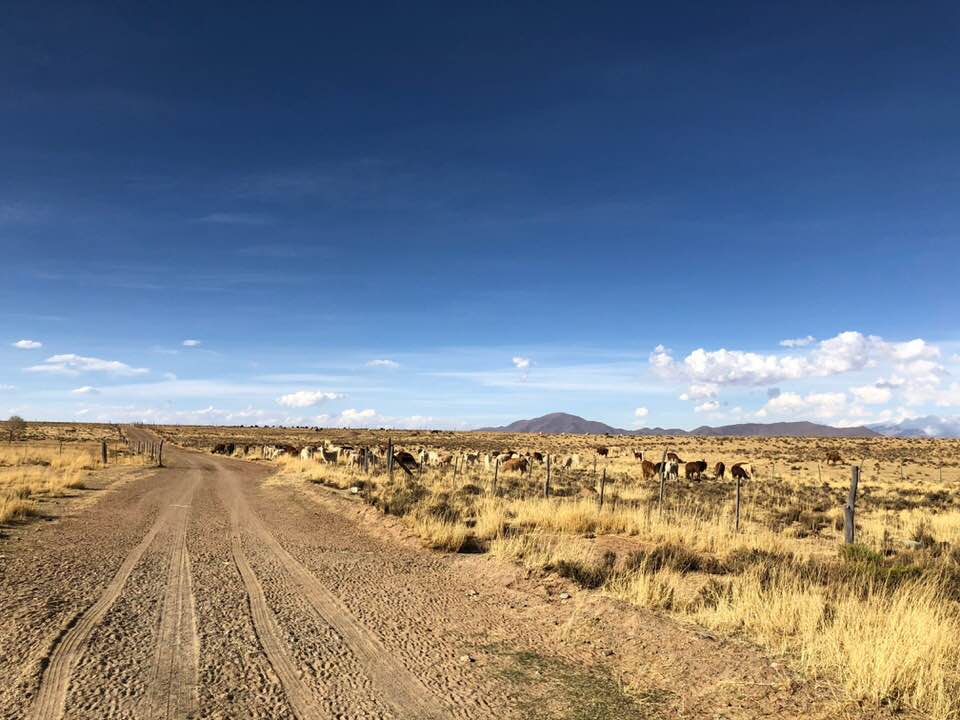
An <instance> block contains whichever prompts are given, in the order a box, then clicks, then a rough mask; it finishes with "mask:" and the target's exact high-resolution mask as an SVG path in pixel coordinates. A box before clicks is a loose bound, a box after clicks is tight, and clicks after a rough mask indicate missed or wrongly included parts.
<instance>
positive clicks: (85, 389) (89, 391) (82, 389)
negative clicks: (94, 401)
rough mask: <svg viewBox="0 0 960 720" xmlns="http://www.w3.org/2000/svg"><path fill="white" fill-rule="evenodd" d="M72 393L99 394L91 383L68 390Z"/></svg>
mask: <svg viewBox="0 0 960 720" xmlns="http://www.w3.org/2000/svg"><path fill="white" fill-rule="evenodd" d="M70 392H71V393H73V394H74V395H99V394H100V391H99V390H97V389H96V388H95V387H92V386H91V385H84V386H83V387H78V388H75V389H73V390H71V391H70Z"/></svg>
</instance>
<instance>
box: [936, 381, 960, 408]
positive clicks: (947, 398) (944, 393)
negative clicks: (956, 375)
mask: <svg viewBox="0 0 960 720" xmlns="http://www.w3.org/2000/svg"><path fill="white" fill-rule="evenodd" d="M936 403H937V405H939V406H940V407H955V406H957V405H960V383H955V382H954V383H950V386H949V387H946V388H943V389H942V390H941V391H940V392H939V393H937V399H936Z"/></svg>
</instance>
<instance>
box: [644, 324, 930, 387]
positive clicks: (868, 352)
mask: <svg viewBox="0 0 960 720" xmlns="http://www.w3.org/2000/svg"><path fill="white" fill-rule="evenodd" d="M939 356H940V349H939V348H938V347H936V346H934V345H930V344H929V343H927V342H926V341H924V340H922V339H920V338H917V339H914V340H909V341H907V342H899V343H897V342H887V341H885V340H884V339H883V338H880V337H877V336H875V335H864V334H862V333H859V332H853V331H847V332H842V333H840V334H839V335H837V336H836V337H832V338H828V339H827V340H822V341H821V342H819V343H817V345H816V346H815V347H813V348H812V349H811V350H810V351H809V352H807V353H806V354H803V355H779V354H766V355H765V354H761V353H755V352H746V351H743V350H727V349H725V348H721V349H720V350H710V351H708V350H705V349H703V348H697V349H696V350H694V351H693V352H691V353H690V354H689V355H687V356H686V357H685V358H683V360H682V361H679V362H678V361H677V360H675V359H674V358H673V356H672V355H671V353H670V351H669V350H667V349H666V348H664V347H663V346H662V345H658V346H657V347H656V348H655V349H654V351H653V352H652V353H651V354H650V365H651V367H652V369H653V371H654V373H655V374H657V375H659V376H661V377H663V378H668V379H671V378H672V379H676V380H688V381H692V382H696V383H713V384H716V385H769V384H773V383H777V382H782V381H787V380H802V379H807V378H815V377H829V376H831V375H839V374H842V373H848V372H854V371H858V370H863V369H865V368H868V367H874V366H876V365H877V364H878V363H879V362H881V361H882V362H887V363H893V364H894V365H895V367H896V368H897V369H898V371H899V372H901V373H903V374H907V375H910V376H913V377H918V378H919V377H923V378H926V379H927V380H928V381H929V379H930V378H932V377H934V376H935V375H937V374H942V370H943V368H942V366H941V365H940V364H939V363H938V362H936V359H937V358H938V357H939ZM936 381H939V379H937V380H936ZM688 397H690V396H689V394H688Z"/></svg>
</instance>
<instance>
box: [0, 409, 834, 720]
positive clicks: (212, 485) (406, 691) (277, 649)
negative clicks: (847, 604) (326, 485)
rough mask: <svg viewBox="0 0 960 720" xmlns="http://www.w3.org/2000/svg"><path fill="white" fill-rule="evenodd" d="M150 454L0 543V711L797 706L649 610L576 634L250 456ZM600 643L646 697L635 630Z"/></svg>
mask: <svg viewBox="0 0 960 720" xmlns="http://www.w3.org/2000/svg"><path fill="white" fill-rule="evenodd" d="M143 432H144V431H142V430H137V429H133V428H131V429H130V430H129V433H130V434H131V435H132V436H134V437H137V436H138V434H140V433H143ZM165 464H166V465H167V467H166V468H165V469H160V470H156V471H149V472H146V473H144V475H143V476H142V477H141V478H139V479H136V480H133V481H131V482H128V483H126V484H123V485H122V486H120V487H117V488H115V489H113V490H110V491H107V492H105V493H104V494H103V496H102V497H101V498H100V499H99V501H98V502H96V503H95V504H93V505H91V506H89V507H86V508H84V509H83V510H82V511H80V512H77V513H76V514H74V515H72V516H71V515H68V516H66V517H64V518H62V519H60V520H58V521H57V522H51V523H46V524H38V525H35V526H32V527H29V528H24V529H22V530H21V531H18V534H17V536H16V537H13V538H8V539H7V540H5V541H3V542H2V543H0V718H24V717H26V718H31V719H33V720H55V719H57V718H150V719H153V718H194V717H198V718H199V717H203V718H300V719H301V720H314V719H318V720H319V719H323V718H411V719H414V718H415V719H420V718H510V717H516V718H527V717H539V718H566V717H573V718H598V719H602V718H611V719H612V718H653V717H674V716H676V712H675V710H676V708H678V707H683V709H684V710H683V716H684V717H716V716H717V715H716V712H717V709H718V707H722V708H723V710H724V712H725V715H724V717H729V718H735V717H761V716H765V715H766V714H767V712H768V711H769V710H771V709H772V708H776V710H777V714H778V716H781V717H790V716H796V717H800V716H804V715H809V714H810V711H811V709H812V708H813V707H815V706H816V704H817V703H816V701H815V699H814V698H813V696H812V695H810V694H809V693H805V692H799V693H798V691H797V688H796V687H795V686H791V685H790V683H791V682H793V681H788V682H786V683H781V682H780V680H782V679H783V678H782V676H781V675H780V674H779V673H777V672H774V671H771V670H769V668H768V667H767V665H766V661H765V660H764V659H763V658H762V657H759V656H756V654H755V653H754V655H752V656H750V657H748V658H747V659H746V660H744V657H743V650H742V648H729V647H726V646H722V645H719V644H717V643H716V642H714V641H712V640H709V639H708V640H705V639H703V638H700V637H698V636H697V634H696V633H695V632H693V631H686V630H677V629H674V630H672V631H670V633H669V634H665V631H664V629H663V628H664V626H663V624H662V623H659V622H657V621H656V620H655V619H654V620H652V621H649V622H650V623H651V624H650V626H649V627H648V628H643V627H638V626H637V624H636V621H635V620H632V621H631V623H633V624H631V625H629V626H628V625H620V622H621V621H620V620H617V619H614V620H613V622H612V625H613V626H612V627H609V626H608V627H605V628H604V629H603V630H602V631H597V630H591V631H590V632H589V635H588V637H587V638H586V639H584V638H581V637H580V636H579V634H578V633H580V629H578V628H582V626H583V625H584V623H587V624H589V622H594V623H596V625H595V626H594V627H599V626H600V625H599V623H600V619H599V618H600V615H599V611H598V614H597V616H596V619H593V618H591V617H588V616H589V615H590V613H591V612H593V611H592V610H591V609H590V608H589V607H588V608H586V609H585V608H584V607H581V606H575V607H574V606H568V605H565V604H561V602H560V601H559V600H558V599H557V597H558V594H554V595H551V594H550V593H549V592H548V591H547V590H545V589H544V588H543V587H542V586H541V585H538V586H537V587H538V589H539V590H542V591H543V592H542V593H541V594H539V595H537V594H535V592H536V591H534V592H533V593H532V592H531V590H530V589H529V588H518V587H513V586H512V583H511V582H510V578H507V580H506V581H503V579H502V578H491V577H489V576H488V575H489V572H488V569H487V568H488V566H490V567H492V565H491V563H487V564H486V565H483V564H482V563H483V562H484V561H483V560H481V559H478V558H456V557H449V556H446V557H445V556H441V555H437V554H435V553H430V552H428V551H425V550H422V549H420V548H418V547H416V545H415V544H413V543H410V542H403V541H401V540H398V538H397V537H396V535H395V534H394V535H391V534H390V533H388V532H387V533H385V532H378V531H376V529H375V528H372V527H371V526H370V523H368V522H361V521H359V520H358V517H359V515H358V513H359V512H360V511H359V510H358V509H356V508H348V509H346V510H344V508H342V507H333V506H330V505H329V503H327V502H326V501H317V502H314V501H312V500H311V499H310V498H309V497H307V496H306V495H305V494H304V493H303V492H301V491H298V490H295V489H293V488H291V487H285V486H282V485H274V484H272V483H271V482H265V480H267V479H268V477H269V469H268V468H265V467H263V466H260V465H257V464H253V463H245V462H240V461H235V460H231V459H227V458H221V457H214V456H209V455H203V454H199V453H193V452H188V451H184V450H179V449H176V448H168V449H167V452H166V453H165ZM336 502H340V503H343V504H344V505H345V506H346V505H352V504H351V503H348V502H347V501H345V500H339V499H338V500H336ZM360 514H362V513H360ZM564 602H565V601H564ZM577 613H580V615H582V617H579V620H578V616H577ZM632 616H636V614H635V613H633V614H632ZM608 619H609V617H608ZM588 621H589V622H588ZM653 632H657V633H659V636H654V635H652V634H651V633H653ZM617 636H623V637H629V638H633V637H638V636H643V637H644V638H646V641H647V642H651V641H652V644H651V646H647V645H645V644H642V645H641V647H643V648H645V649H644V652H645V656H644V658H643V662H644V663H645V664H646V668H647V669H646V671H645V674H644V678H645V679H644V682H645V683H647V684H650V682H651V677H652V676H654V675H656V674H657V672H659V671H660V670H661V669H662V670H663V672H665V673H666V672H669V673H671V675H670V678H669V680H665V681H663V682H658V684H657V685H656V686H654V685H652V684H651V685H650V691H649V693H648V694H647V696H646V697H645V700H644V702H637V701H636V700H634V699H631V698H630V697H628V696H627V695H626V694H624V692H623V691H622V689H621V684H620V682H619V680H620V678H618V679H617V680H616V681H615V680H614V679H613V677H612V672H613V670H612V667H613V666H612V665H611V664H610V662H608V661H607V660H606V659H605V658H607V657H608V656H610V655H613V651H612V650H611V649H609V648H612V647H617V654H618V655H619V654H621V653H626V652H628V651H629V649H630V648H631V647H633V646H634V645H635V643H632V642H631V643H630V645H629V646H627V645H624V647H623V648H621V647H619V646H617V645H616V642H618V641H619V640H615V639H613V638H616V637H617ZM658 638H659V639H658ZM677 643H679V644H678V645H677V647H679V648H680V650H674V649H671V648H670V647H667V646H668V645H671V644H677ZM664 653H667V656H664ZM733 658H736V659H737V660H736V662H733ZM711 667H712V668H713V669H712V670H711V669H709V668H711ZM731 673H734V674H736V673H739V675H736V677H734V679H733V680H731V677H733V676H732V675H731ZM743 677H748V678H749V683H742V685H743V687H741V686H740V685H739V684H738V683H740V682H741V680H742V679H743ZM738 678H739V679H738ZM694 679H696V680H697V681H699V683H700V685H699V687H698V689H696V690H690V691H688V690H687V688H691V687H692V686H693V685H695V684H696V683H695V682H692V680H694ZM731 683H733V690H730V687H731ZM744 687H747V689H744ZM711 688H712V689H711ZM758 688H759V689H758ZM705 698H706V699H705ZM761 704H762V705H765V706H766V707H765V708H764V709H763V710H760V708H759V705H761Z"/></svg>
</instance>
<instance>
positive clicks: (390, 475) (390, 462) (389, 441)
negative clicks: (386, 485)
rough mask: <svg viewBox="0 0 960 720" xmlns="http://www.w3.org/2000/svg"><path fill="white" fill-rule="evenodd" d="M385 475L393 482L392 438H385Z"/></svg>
mask: <svg viewBox="0 0 960 720" xmlns="http://www.w3.org/2000/svg"><path fill="white" fill-rule="evenodd" d="M387 477H388V479H389V480H390V482H393V438H387Z"/></svg>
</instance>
